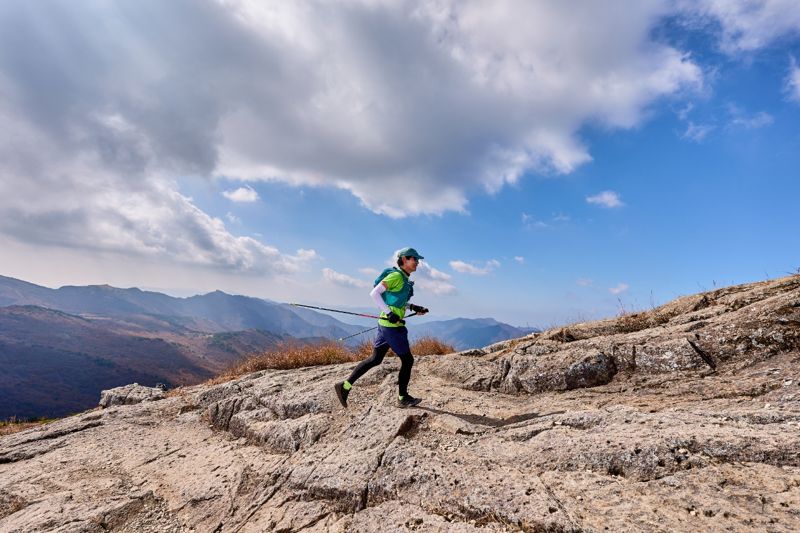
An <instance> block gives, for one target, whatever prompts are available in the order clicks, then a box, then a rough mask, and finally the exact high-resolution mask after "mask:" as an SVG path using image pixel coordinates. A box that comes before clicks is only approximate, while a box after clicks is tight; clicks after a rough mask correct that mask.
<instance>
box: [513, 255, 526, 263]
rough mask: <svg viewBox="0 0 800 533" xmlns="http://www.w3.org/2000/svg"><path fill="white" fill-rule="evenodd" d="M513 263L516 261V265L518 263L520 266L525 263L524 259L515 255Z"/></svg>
mask: <svg viewBox="0 0 800 533" xmlns="http://www.w3.org/2000/svg"><path fill="white" fill-rule="evenodd" d="M514 261H516V262H517V263H519V264H520V265H522V264H524V263H525V258H524V257H522V256H521V255H515V256H514Z"/></svg>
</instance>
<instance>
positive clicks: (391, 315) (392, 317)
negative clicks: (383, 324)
mask: <svg viewBox="0 0 800 533" xmlns="http://www.w3.org/2000/svg"><path fill="white" fill-rule="evenodd" d="M386 320H388V321H389V322H390V323H392V324H397V323H398V322H400V317H399V316H397V314H395V312H394V311H392V312H391V313H389V314H388V315H386Z"/></svg>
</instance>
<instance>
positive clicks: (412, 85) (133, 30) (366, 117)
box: [0, 0, 800, 326]
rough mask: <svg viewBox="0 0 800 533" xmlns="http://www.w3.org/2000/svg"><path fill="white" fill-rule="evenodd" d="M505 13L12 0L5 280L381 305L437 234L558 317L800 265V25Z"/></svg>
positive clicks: (780, 8)
mask: <svg viewBox="0 0 800 533" xmlns="http://www.w3.org/2000/svg"><path fill="white" fill-rule="evenodd" d="M42 5H45V4H42ZM298 6H299V7H298ZM486 6H487V4H485V3H472V2H466V3H450V2H441V3H439V4H435V5H434V4H417V3H414V2H389V3H385V2H369V1H363V2H362V1H352V2H342V3H340V4H336V5H330V4H319V5H317V3H316V2H311V1H309V2H297V3H292V4H286V3H274V4H271V3H269V2H266V3H257V2H246V1H243V2H238V3H224V2H191V3H185V4H184V3H180V2H176V3H175V4H172V5H165V4H162V3H158V2H154V3H148V2H143V3H142V4H141V6H140V7H137V8H132V9H129V10H121V9H118V8H116V7H114V6H108V5H104V3H102V2H97V3H93V2H86V3H85V4H82V5H81V7H77V8H76V7H74V6H68V5H67V3H64V2H51V3H48V4H46V7H36V6H34V7H31V6H30V5H27V4H26V3H23V2H20V3H13V2H12V3H9V4H6V5H5V6H4V7H3V8H2V10H3V13H2V14H3V15H4V16H2V17H0V25H2V26H5V27H0V35H4V37H2V38H0V39H2V40H3V42H2V43H0V44H2V46H0V49H1V50H3V52H2V53H0V94H2V96H3V97H4V98H2V100H3V102H4V104H3V106H2V107H1V108H0V122H2V124H0V125H2V126H3V128H2V129H3V130H4V131H6V132H10V131H13V134H11V133H5V134H3V135H5V137H4V138H3V140H4V141H5V142H4V143H2V146H3V147H2V148H0V156H2V157H0V160H2V161H3V163H2V164H0V179H1V180H2V181H0V198H3V200H0V245H2V246H3V248H2V249H3V250H4V252H3V256H4V257H3V265H4V267H3V269H2V272H0V274H4V275H10V276H15V277H19V278H22V279H26V280H29V281H32V282H35V283H41V284H44V285H49V286H59V285H63V284H89V283H110V284H113V285H117V286H139V287H146V288H152V289H155V290H161V291H165V292H169V293H172V294H176V295H188V294H194V293H198V292H208V291H211V290H215V289H222V290H225V291H227V292H233V293H241V294H248V295H252V296H259V297H266V298H271V299H274V300H278V301H301V302H306V303H311V304H322V305H327V306H340V307H345V308H364V307H368V306H369V305H370V301H369V298H368V296H367V292H368V290H369V287H370V286H371V280H372V278H373V277H374V274H375V271H378V270H380V269H382V268H383V267H384V266H385V265H386V264H387V262H388V261H389V260H390V259H391V255H392V253H393V251H394V250H397V249H399V248H401V247H403V246H408V245H410V246H414V247H415V248H417V249H418V250H419V251H420V252H421V253H422V254H423V255H424V256H425V257H426V261H425V263H426V265H425V267H424V268H423V269H421V271H420V272H419V273H418V274H415V277H416V279H417V280H418V283H417V287H418V289H417V297H416V298H415V300H416V301H417V302H418V303H420V304H423V305H427V306H428V307H430V308H431V309H432V317H433V318H445V317H455V316H465V317H485V316H491V317H494V318H497V319H499V320H503V321H505V322H509V323H512V324H515V325H526V324H527V325H537V326H548V325H554V324H560V323H564V322H567V321H574V320H583V319H591V318H600V317H604V316H611V315H614V314H616V313H618V312H620V310H621V309H624V310H627V311H630V310H637V309H643V308H649V307H650V306H651V305H658V304H661V303H664V302H666V301H668V300H670V299H672V298H675V297H677V296H679V295H683V294H690V293H694V292H698V291H700V290H708V289H712V288H714V287H715V286H717V287H718V286H722V285H729V284H735V283H742V282H748V281H754V280H759V279H764V278H767V277H775V276H781V275H785V274H786V273H788V272H790V271H795V270H796V269H798V268H800V254H798V249H799V248H798V244H800V243H799V242H798V241H799V240H800V239H798V237H797V235H798V230H800V223H798V217H797V211H798V209H797V207H796V204H797V198H798V197H800V194H798V193H800V180H798V171H797V169H798V168H800V165H799V163H800V161H799V159H800V156H798V154H800V128H799V127H798V124H800V120H798V119H800V68H798V65H797V60H798V58H800V8H798V7H795V5H794V4H793V3H787V2H781V1H779V0H768V1H761V2H745V3H738V4H733V3H730V4H729V3H725V2H711V1H708V2H696V3H691V4H689V3H684V2H630V3H624V2H622V3H620V4H618V5H616V7H615V9H617V12H613V10H611V9H608V7H607V6H606V8H603V7H602V6H597V5H595V4H594V3H592V2H588V3H585V4H582V7H581V8H580V9H577V10H576V9H572V8H570V9H567V7H568V6H567V7H565V6H563V5H562V4H560V3H557V2H540V3H530V2H513V1H507V2H505V1H504V2H497V3H493V4H492V6H491V7H486ZM309 7H311V8H314V9H304V8H309ZM572 7H573V8H574V7H575V6H572ZM152 17H156V18H157V19H158V21H159V23H158V24H149V23H148V22H147V21H149V20H151V18H152ZM56 21H59V23H58V24H57V23H56ZM98 21H100V22H103V24H104V25H105V26H108V27H110V28H111V29H110V30H108V31H99V32H92V31H90V30H91V29H92V28H95V27H96V26H97V23H98ZM176 27H181V28H182V30H181V32H183V33H181V32H178V33H177V34H176V31H175V28H176ZM2 30H6V31H5V32H4V31H2ZM20 42H25V44H26V47H24V48H21V47H19V46H14V45H18V44H19V43H20ZM198 42H201V43H202V44H197V43H198ZM54 87H60V88H62V89H61V90H59V91H56V90H54V89H53V88H54Z"/></svg>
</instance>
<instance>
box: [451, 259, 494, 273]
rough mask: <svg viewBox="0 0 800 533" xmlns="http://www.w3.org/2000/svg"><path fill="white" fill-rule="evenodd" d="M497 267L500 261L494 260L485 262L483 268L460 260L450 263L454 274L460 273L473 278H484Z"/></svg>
mask: <svg viewBox="0 0 800 533" xmlns="http://www.w3.org/2000/svg"><path fill="white" fill-rule="evenodd" d="M498 267H500V261H498V260H496V259H490V260H489V261H486V264H485V265H484V266H477V265H475V264H472V263H466V262H464V261H460V260H455V261H450V268H452V269H453V270H455V271H456V272H461V273H462V274H472V275H475V276H485V275H486V274H488V273H489V272H491V271H493V270H494V269H496V268H498Z"/></svg>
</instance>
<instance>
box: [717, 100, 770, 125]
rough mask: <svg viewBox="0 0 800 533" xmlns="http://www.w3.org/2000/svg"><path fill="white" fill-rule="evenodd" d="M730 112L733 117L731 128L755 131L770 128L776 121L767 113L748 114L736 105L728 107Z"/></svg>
mask: <svg viewBox="0 0 800 533" xmlns="http://www.w3.org/2000/svg"><path fill="white" fill-rule="evenodd" d="M728 110H729V112H730V115H731V121H730V126H731V127H737V128H744V129H748V130H754V129H758V128H763V127H764V126H769V125H770V124H772V123H773V122H774V121H775V119H774V118H773V117H772V115H770V114H769V113H767V112H765V111H759V112H757V113H753V114H748V113H747V112H746V111H745V110H744V109H742V108H740V107H739V106H736V105H730V106H728Z"/></svg>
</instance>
